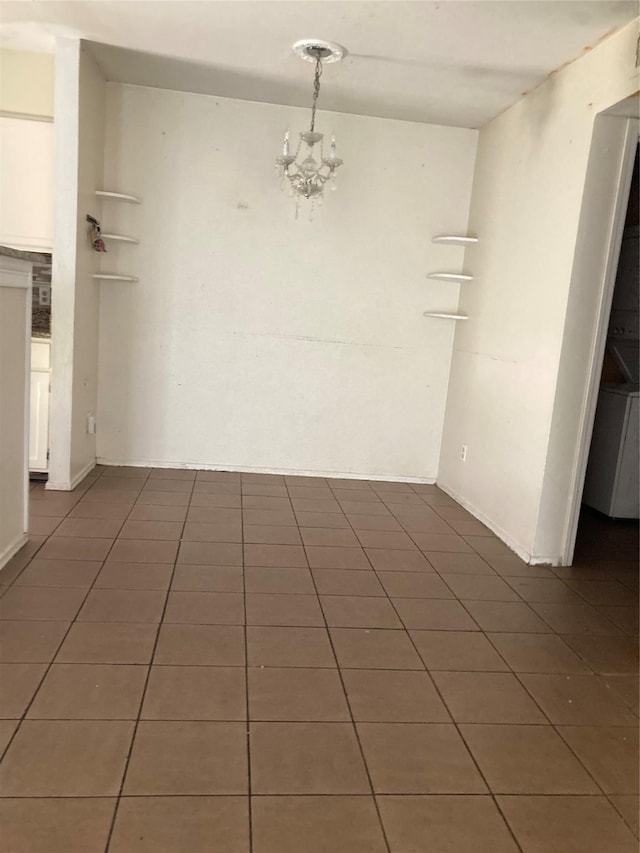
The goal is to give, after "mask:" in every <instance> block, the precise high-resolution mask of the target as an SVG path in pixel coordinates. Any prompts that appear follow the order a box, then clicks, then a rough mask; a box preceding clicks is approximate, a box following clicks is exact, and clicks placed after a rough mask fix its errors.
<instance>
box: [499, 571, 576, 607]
mask: <svg viewBox="0 0 640 853" xmlns="http://www.w3.org/2000/svg"><path fill="white" fill-rule="evenodd" d="M508 583H509V586H512V587H513V589H515V591H516V592H517V593H518V595H519V596H520V597H521V598H523V599H524V600H525V601H530V602H535V603H544V602H548V603H550V602H553V603H562V602H566V603H567V604H583V603H584V602H582V601H580V597H579V596H578V595H576V594H575V593H574V592H572V591H571V590H570V589H569V587H568V586H567V585H566V584H565V583H564V581H561V580H558V579H557V578H556V579H552V578H529V577H515V578H513V577H512V578H509V579H508Z"/></svg>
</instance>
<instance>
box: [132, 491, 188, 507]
mask: <svg viewBox="0 0 640 853" xmlns="http://www.w3.org/2000/svg"><path fill="white" fill-rule="evenodd" d="M137 503H138V504H139V505H143V506H147V505H151V506H189V495H188V494H187V493H186V492H162V491H159V490H157V489H154V490H153V491H151V490H150V489H145V490H144V491H143V492H142V493H141V495H140V497H139V498H138V501H137Z"/></svg>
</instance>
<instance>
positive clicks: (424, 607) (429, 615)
mask: <svg viewBox="0 0 640 853" xmlns="http://www.w3.org/2000/svg"><path fill="white" fill-rule="evenodd" d="M393 604H394V607H395V608H396V610H397V611H398V613H399V614H400V618H401V619H402V621H403V622H404V625H405V627H406V628H422V629H424V630H426V631H478V630H479V628H478V626H477V625H476V623H475V622H474V621H473V619H472V618H471V616H469V614H468V613H467V611H466V610H465V609H464V607H463V606H462V605H461V604H460V602H458V601H448V600H446V599H435V598H414V599H412V598H394V599H393Z"/></svg>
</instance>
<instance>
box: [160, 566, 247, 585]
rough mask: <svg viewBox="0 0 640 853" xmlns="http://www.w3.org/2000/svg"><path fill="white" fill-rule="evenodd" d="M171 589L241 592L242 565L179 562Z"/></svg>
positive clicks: (242, 582)
mask: <svg viewBox="0 0 640 853" xmlns="http://www.w3.org/2000/svg"><path fill="white" fill-rule="evenodd" d="M171 589H172V590H176V591H182V592H189V591H191V592H242V591H243V590H244V579H243V573H242V566H188V565H183V564H181V563H179V564H178V565H177V566H176V568H175V572H174V574H173V580H172V582H171Z"/></svg>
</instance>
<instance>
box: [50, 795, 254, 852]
mask: <svg viewBox="0 0 640 853" xmlns="http://www.w3.org/2000/svg"><path fill="white" fill-rule="evenodd" d="M134 850H135V851H136V853H176V851H182V850H184V851H187V850H188V851H189V853H211V852H212V851H217V850H220V851H221V853H222V851H223V853H247V851H248V850H249V810H248V806H247V801H246V798H244V797H204V796H199V797H166V796H165V797H123V798H122V799H121V800H120V802H119V804H118V814H117V817H116V821H115V825H114V828H113V836H112V838H111V843H110V845H109V853H132V851H134ZM43 853H44V851H43ZM79 853H80V851H79ZM82 853H84V851H82ZM87 853H88V852H87Z"/></svg>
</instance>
